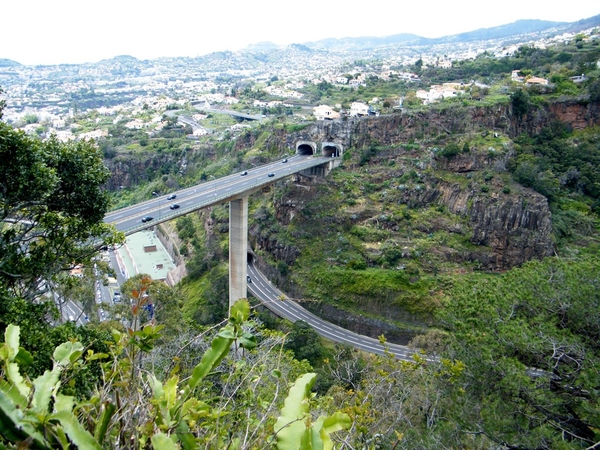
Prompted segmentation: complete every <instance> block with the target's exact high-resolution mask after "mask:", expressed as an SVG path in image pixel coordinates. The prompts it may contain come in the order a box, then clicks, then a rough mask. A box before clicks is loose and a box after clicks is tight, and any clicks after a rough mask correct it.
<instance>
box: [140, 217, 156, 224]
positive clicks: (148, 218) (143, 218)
mask: <svg viewBox="0 0 600 450" xmlns="http://www.w3.org/2000/svg"><path fill="white" fill-rule="evenodd" d="M151 220H154V217H150V216H145V217H142V222H144V223H146V222H150V221H151Z"/></svg>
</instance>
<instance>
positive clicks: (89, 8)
mask: <svg viewBox="0 0 600 450" xmlns="http://www.w3.org/2000/svg"><path fill="white" fill-rule="evenodd" d="M294 5H297V6H294ZM1 11H2V18H1V19H0V58H8V59H12V60H14V61H17V62H20V63H21V64H27V65H31V64H60V63H81V62H97V61H100V60H101V59H106V58H112V57H114V56H117V55H131V56H135V57H136V58H139V59H152V58H158V57H161V56H192V57H194V56H199V55H205V54H207V53H210V52H214V51H219V50H240V49H242V48H244V47H246V46H247V45H249V44H254V43H257V42H262V41H270V42H273V43H275V44H279V45H287V44H292V43H302V42H311V41H315V40H319V39H324V38H330V37H333V38H342V37H357V36H380V37H381V36H389V35H393V34H400V33H414V34H417V35H419V36H424V37H430V38H434V37H441V36H447V35H452V34H458V33H462V32H465V31H473V30H476V29H479V28H489V27H495V26H499V25H506V24H509V23H512V22H514V21H516V20H519V19H541V20H552V21H562V22H574V21H577V20H580V19H586V18H589V17H592V16H595V15H597V14H600V2H598V0H577V1H576V2H572V3H569V2H558V1H557V0H546V1H545V2H532V1H526V0H503V1H501V2H483V1H480V0H477V1H475V0H461V1H456V2H453V1H450V0H429V1H408V0H394V1H392V0H383V1H375V2H372V1H358V0H357V1H346V2H339V1H331V0H329V1H327V0H300V1H297V2H292V1H282V0H244V1H241V0H229V1H227V0H196V1H191V0H186V1H184V0H167V1H162V2H154V1H151V0H150V1H149V0H143V1H142V0H102V1H82V0H26V1H20V0H10V1H8V2H4V4H3V5H2V8H1Z"/></svg>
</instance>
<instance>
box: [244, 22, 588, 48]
mask: <svg viewBox="0 0 600 450" xmlns="http://www.w3.org/2000/svg"><path fill="white" fill-rule="evenodd" d="M596 26H600V14H599V15H596V16H593V17H590V18H587V19H582V20H579V21H577V22H553V21H549V20H537V19H523V20H517V21H516V22H513V23H510V24H506V25H500V26H497V27H492V28H480V29H477V30H474V31H468V32H465V33H460V34H455V35H451V36H444V37H440V38H425V37H422V36H418V35H416V34H410V33H400V34H394V35H391V36H384V37H376V36H364V37H346V38H339V39H338V38H327V39H321V40H318V41H312V42H304V43H301V44H294V45H302V46H304V47H307V48H309V49H314V50H327V51H330V52H338V51H360V50H367V49H370V48H376V47H383V46H389V45H403V46H413V45H414V46H418V45H435V44H444V43H452V42H463V43H468V42H475V41H485V40H494V39H507V38H510V37H512V36H519V35H524V34H532V33H543V32H548V33H553V34H560V33H564V32H577V31H581V30H585V29H588V28H593V27H596ZM281 49H282V46H278V45H276V44H274V43H272V42H260V43H258V44H252V45H250V46H248V47H247V48H245V49H244V51H245V52H250V53H254V52H266V51H274V50H281Z"/></svg>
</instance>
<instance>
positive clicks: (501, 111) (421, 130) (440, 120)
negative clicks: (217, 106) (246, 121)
mask: <svg viewBox="0 0 600 450" xmlns="http://www.w3.org/2000/svg"><path fill="white" fill-rule="evenodd" d="M554 121H560V122H563V123H565V124H566V125H567V126H570V127H572V128H573V129H583V128H586V127H589V126H593V125H598V124H600V105H598V104H596V103H588V102H583V101H576V100H565V101H559V102H554V103H550V104H546V105H542V106H539V107H537V108H532V109H531V110H530V111H529V112H528V113H527V114H525V115H523V116H519V117H517V116H516V115H515V114H513V111H512V107H511V105H510V104H502V105H495V106H487V107H454V108H447V109H432V110H430V111H427V112H406V113H399V114H393V115H386V116H379V117H365V118H348V119H345V120H344V119H341V120H335V121H321V122H316V123H315V124H314V125H313V126H311V127H309V128H307V129H305V130H303V131H301V132H299V133H296V134H294V135H292V136H291V137H292V138H291V139H290V136H286V139H285V144H286V145H287V146H288V147H290V148H291V147H293V145H294V142H295V141H297V140H313V141H316V142H323V141H327V142H336V143H340V144H342V145H344V147H345V148H347V147H354V148H362V147H365V146H368V145H371V144H377V145H396V144H399V143H406V142H409V141H410V140H413V139H414V140H418V139H421V138H423V137H424V136H425V135H438V134H448V135H450V134H462V133H471V132H481V131H486V132H498V133H503V134H506V135H508V136H510V137H515V136H517V135H519V134H521V133H531V134H536V133H539V132H540V131H541V130H542V129H543V128H544V127H546V126H548V125H549V124H551V123H552V122H554ZM274 137H275V136H274ZM281 137H283V136H281Z"/></svg>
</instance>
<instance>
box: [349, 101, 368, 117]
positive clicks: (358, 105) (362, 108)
mask: <svg viewBox="0 0 600 450" xmlns="http://www.w3.org/2000/svg"><path fill="white" fill-rule="evenodd" d="M368 115H369V105H366V104H364V103H362V102H353V103H352V105H350V117H362V116H368Z"/></svg>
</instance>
